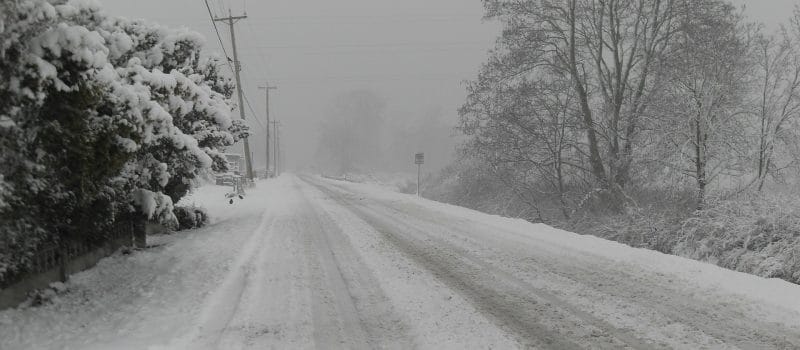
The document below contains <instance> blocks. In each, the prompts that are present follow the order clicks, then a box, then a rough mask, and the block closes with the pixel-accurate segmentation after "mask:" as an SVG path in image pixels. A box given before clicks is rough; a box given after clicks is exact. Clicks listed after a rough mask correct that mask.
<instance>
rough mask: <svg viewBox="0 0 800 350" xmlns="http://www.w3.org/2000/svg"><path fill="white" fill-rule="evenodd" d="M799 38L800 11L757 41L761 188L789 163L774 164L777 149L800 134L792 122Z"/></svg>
mask: <svg viewBox="0 0 800 350" xmlns="http://www.w3.org/2000/svg"><path fill="white" fill-rule="evenodd" d="M798 39H800V14H795V17H794V18H793V20H792V23H791V25H790V27H789V28H788V29H787V28H783V29H782V30H781V32H780V33H779V34H778V35H771V36H762V37H760V38H759V40H758V41H757V44H756V49H757V55H756V58H757V61H756V62H757V64H756V70H757V72H756V78H757V79H758V82H759V90H760V91H759V94H758V97H757V99H756V101H757V106H756V108H755V116H756V122H757V123H758V125H757V133H758V134H757V147H758V149H757V152H756V176H755V182H756V185H757V188H758V190H759V191H761V190H762V188H763V187H764V183H765V181H766V179H767V177H768V176H769V175H770V174H775V173H777V171H778V170H780V169H782V168H785V167H786V166H788V165H787V164H781V165H777V164H775V163H776V152H780V151H781V150H785V149H786V148H788V147H786V146H787V145H790V144H794V143H795V137H796V136H797V135H796V134H794V131H793V130H794V128H791V127H789V126H796V125H794V123H795V122H796V116H797V114H798V112H800V55H798V50H797V40H798ZM788 158H793V159H796V157H788ZM790 163H791V162H790Z"/></svg>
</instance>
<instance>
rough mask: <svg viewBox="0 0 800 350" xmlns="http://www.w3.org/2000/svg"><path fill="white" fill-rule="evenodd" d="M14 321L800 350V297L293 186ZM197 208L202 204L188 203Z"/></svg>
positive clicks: (212, 344)
mask: <svg viewBox="0 0 800 350" xmlns="http://www.w3.org/2000/svg"><path fill="white" fill-rule="evenodd" d="M224 192H225V188H221V187H217V186H206V187H204V188H202V189H201V190H200V191H198V193H196V194H195V195H194V196H193V198H192V200H193V201H196V202H197V203H198V204H203V205H204V206H207V207H208V208H209V210H210V211H211V213H212V215H214V218H215V219H214V222H213V223H212V225H210V226H208V227H206V228H203V229H199V230H196V231H192V232H185V233H179V234H175V235H171V236H164V237H153V241H154V242H155V243H156V244H157V245H158V246H156V247H153V248H149V249H147V250H144V251H138V252H135V253H134V254H130V255H115V256H113V257H111V258H108V259H105V260H103V261H102V262H101V263H100V264H99V265H98V266H97V267H96V268H94V269H92V270H89V271H86V272H83V273H80V274H77V275H75V276H73V277H72V280H71V281H70V283H69V284H68V288H69V291H68V292H67V293H65V294H63V295H60V296H59V297H58V298H57V299H56V300H54V301H53V303H51V304H47V305H44V306H41V307H36V308H20V309H16V310H7V311H3V312H0V349H39V348H69V349H148V348H149V349H172V348H178V349H239V348H252V349H304V348H319V349H337V348H345V349H368V348H389V349H406V348H422V349H512V348H535V349H580V348H587V349H626V348H629V349H651V348H652V349H662V348H663V349H672V348H675V349H798V348H800V286H797V285H792V284H789V283H787V282H784V281H780V280H774V279H772V280H770V279H763V278H758V277H755V276H751V275H746V274H742V273H736V272H732V271H728V270H724V269H720V268H718V267H715V266H712V265H708V264H703V263H699V262H695V261H691V260H686V259H682V258H678V257H673V256H668V255H663V254H660V253H656V252H652V251H645V250H640V249H632V248H629V247H626V246H622V245H620V244H616V243H613V242H608V241H604V240H601V239H598V238H594V237H589V236H580V235H576V234H572V233H568V232H564V231H559V230H556V229H553V228H550V227H547V226H544V225H535V224H530V223H526V222H523V221H521V220H513V219H506V218H500V217H496V216H490V215H485V214H481V213H478V212H474V211H471V210H467V209H463V208H458V207H453V206H449V205H444V204H440V203H436V202H432V201H427V200H424V199H418V198H416V197H414V196H408V195H403V194H397V193H392V192H389V191H386V190H383V189H380V188H377V187H373V186H370V185H360V184H351V183H345V182H337V181H333V180H327V179H321V178H318V177H312V176H302V177H296V176H293V175H288V174H287V175H284V176H282V177H281V178H279V179H276V180H271V181H266V182H261V183H259V184H258V187H257V188H256V189H252V190H250V192H249V195H248V196H247V197H246V198H245V199H244V200H242V201H239V202H237V203H235V204H233V205H229V204H227V202H225V201H224V200H223V199H222V197H223V194H224ZM190 201H191V200H190Z"/></svg>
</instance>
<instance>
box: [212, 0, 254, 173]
mask: <svg viewBox="0 0 800 350" xmlns="http://www.w3.org/2000/svg"><path fill="white" fill-rule="evenodd" d="M245 18H247V15H242V16H233V15H231V10H230V9H228V17H222V18H220V17H216V18H214V21H215V22H223V23H225V24H227V25H228V26H229V27H230V30H231V46H232V47H233V72H234V75H235V77H236V92H237V93H238V95H239V115H240V116H241V117H242V120H244V119H245V115H244V98H243V97H242V79H241V77H240V76H239V72H240V71H241V70H242V66H241V64H240V62H239V55H238V54H237V52H236V33H235V32H234V27H233V25H234V24H235V23H236V22H238V21H239V20H242V19H245ZM226 58H227V57H226ZM244 163H245V169H246V175H247V178H249V179H250V180H251V181H252V180H253V161H252V159H250V143H249V142H248V141H247V138H246V137H245V138H244Z"/></svg>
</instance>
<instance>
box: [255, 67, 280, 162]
mask: <svg viewBox="0 0 800 350" xmlns="http://www.w3.org/2000/svg"><path fill="white" fill-rule="evenodd" d="M258 88H259V89H261V90H264V92H266V95H267V177H269V163H270V162H269V90H277V89H278V87H277V86H270V85H269V83H266V84H265V85H264V86H259V87H258ZM276 172H277V171H276Z"/></svg>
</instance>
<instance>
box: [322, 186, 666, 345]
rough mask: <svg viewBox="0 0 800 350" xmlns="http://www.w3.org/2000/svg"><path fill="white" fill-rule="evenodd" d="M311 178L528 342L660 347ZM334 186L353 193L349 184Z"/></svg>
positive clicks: (412, 256)
mask: <svg viewBox="0 0 800 350" xmlns="http://www.w3.org/2000/svg"><path fill="white" fill-rule="evenodd" d="M310 182H311V183H312V184H314V185H315V186H316V187H317V188H319V189H320V190H322V191H323V192H324V193H326V194H327V195H329V196H330V197H331V198H333V199H334V200H336V201H338V202H340V203H341V204H342V205H344V206H345V207H347V208H349V209H350V210H351V211H352V212H354V213H355V214H356V215H357V216H359V217H361V218H362V219H363V220H364V221H366V222H367V223H368V224H370V225H371V226H373V227H374V228H375V229H376V230H378V231H380V232H381V233H383V234H384V235H385V237H386V238H387V239H388V240H389V241H390V242H391V243H392V244H394V245H395V246H396V247H397V248H399V249H400V250H401V251H403V252H404V253H405V254H407V255H408V256H410V257H411V258H412V259H414V260H416V261H417V262H418V263H419V264H421V265H423V266H424V267H425V268H427V269H428V270H430V271H431V272H433V273H434V274H435V275H436V276H437V277H438V278H440V279H441V280H442V281H443V282H444V283H445V284H447V285H448V286H450V287H451V288H452V289H453V290H454V291H456V292H459V293H460V294H462V295H463V296H464V297H465V298H467V299H468V300H471V302H472V303H473V305H474V306H475V307H476V308H477V309H478V310H480V311H481V312H483V313H484V314H486V315H487V316H488V317H490V318H491V319H494V320H495V321H496V322H497V323H498V325H499V326H501V327H502V328H505V329H506V330H507V331H509V332H510V333H511V334H514V335H516V336H517V338H518V340H519V341H520V343H521V344H522V345H523V346H524V347H541V348H546V349H579V348H584V347H586V348H598V349H621V348H634V349H643V348H659V346H658V345H655V344H652V343H647V342H645V341H643V340H641V339H638V338H637V337H636V336H634V335H633V334H631V333H630V332H628V331H626V330H621V329H617V328H616V327H614V326H613V325H610V324H608V323H607V322H605V321H603V320H601V319H599V318H597V317H594V316H592V315H590V314H589V313H587V312H585V311H582V310H579V309H577V308H575V307H573V306H572V305H570V304H568V303H566V302H565V301H563V300H561V299H559V298H558V297H557V296H555V295H553V294H551V293H549V292H547V291H544V290H542V289H540V288H537V287H534V286H532V285H530V284H529V283H526V282H524V281H522V280H520V279H518V278H516V277H514V276H513V275H511V274H509V273H508V272H506V271H504V270H501V269H498V268H496V267H494V266H491V265H489V264H487V263H486V262H485V261H483V260H482V259H479V258H477V257H475V256H473V255H472V254H470V253H469V252H467V251H465V250H463V249H461V248H458V247H456V246H454V245H452V244H449V243H448V242H446V241H444V240H441V239H438V238H436V237H434V236H432V235H431V234H430V233H428V232H427V230H425V229H422V228H420V227H415V225H413V224H412V220H405V221H403V220H400V219H398V218H397V217H395V216H394V215H392V213H383V212H379V211H378V208H377V207H379V206H380V204H378V206H375V205H368V204H365V203H364V201H360V200H352V199H351V198H349V197H348V196H347V195H346V194H342V193H340V192H338V191H332V190H331V189H329V188H327V187H325V185H321V184H318V183H316V182H314V181H313V180H312V181H310ZM333 186H334V187H338V188H339V190H344V191H346V192H348V193H349V191H348V190H347V189H344V188H341V187H339V186H336V185H333ZM372 204H376V203H374V202H372ZM386 209H389V210H391V208H388V207H387V208H386ZM567 339H570V340H567Z"/></svg>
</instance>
